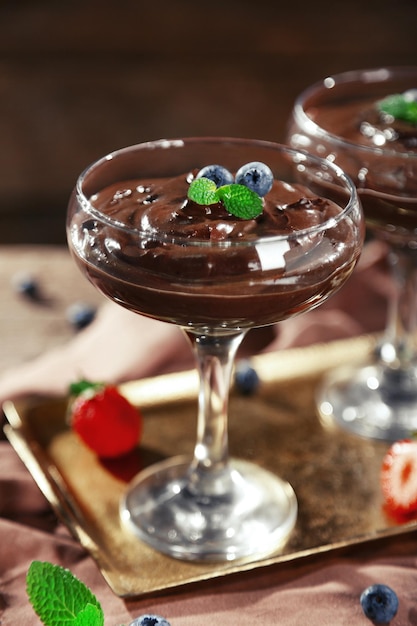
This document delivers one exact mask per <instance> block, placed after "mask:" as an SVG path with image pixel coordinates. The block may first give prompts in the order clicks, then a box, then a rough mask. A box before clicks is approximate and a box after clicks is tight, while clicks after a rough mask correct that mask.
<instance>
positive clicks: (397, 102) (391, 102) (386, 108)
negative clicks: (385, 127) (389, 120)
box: [378, 94, 417, 124]
mask: <svg viewBox="0 0 417 626" xmlns="http://www.w3.org/2000/svg"><path fill="white" fill-rule="evenodd" d="M378 108H379V110H380V111H381V112H382V113H386V114H388V115H392V117H393V118H394V119H396V120H404V121H405V122H409V123H410V124H417V102H416V100H413V99H412V98H408V97H407V96H406V95H405V94H393V95H392V96H387V97H386V98H384V99H383V100H380V101H379V102H378Z"/></svg>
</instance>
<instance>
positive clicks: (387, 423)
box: [317, 365, 417, 441]
mask: <svg viewBox="0 0 417 626" xmlns="http://www.w3.org/2000/svg"><path fill="white" fill-rule="evenodd" d="M317 405H318V411H319V415H320V418H321V420H322V422H323V423H324V425H326V426H329V425H332V426H334V425H338V426H341V427H342V428H344V429H345V430H348V431H350V432H352V433H355V434H357V435H360V436H362V437H366V438H369V439H379V440H384V441H397V440H398V439H403V438H406V437H410V436H412V435H413V434H414V433H415V432H416V431H417V370H416V369H415V368H410V369H408V370H395V369H391V368H389V367H387V366H382V365H369V366H367V367H363V368H361V369H353V368H343V369H339V370H338V369H337V370H335V371H334V372H332V373H331V374H330V375H328V376H327V377H326V378H325V380H324V381H323V384H322V385H321V387H320V389H319V392H318V395H317Z"/></svg>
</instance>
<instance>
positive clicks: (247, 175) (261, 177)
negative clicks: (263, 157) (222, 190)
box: [235, 161, 274, 196]
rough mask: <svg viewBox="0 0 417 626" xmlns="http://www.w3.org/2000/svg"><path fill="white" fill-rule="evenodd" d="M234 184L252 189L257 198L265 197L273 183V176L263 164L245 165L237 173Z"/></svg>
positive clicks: (255, 162) (256, 162)
mask: <svg viewBox="0 0 417 626" xmlns="http://www.w3.org/2000/svg"><path fill="white" fill-rule="evenodd" d="M235 182H236V183H238V184H239V185H245V186H246V187H249V189H252V191H254V192H255V193H257V194H258V196H266V194H267V193H268V191H270V189H271V187H272V183H273V182H274V175H273V174H272V172H271V170H270V169H269V167H268V166H267V165H265V163H259V162H258V161H253V162H252V163H246V165H242V167H241V168H240V169H239V170H238V171H237V173H236V178H235Z"/></svg>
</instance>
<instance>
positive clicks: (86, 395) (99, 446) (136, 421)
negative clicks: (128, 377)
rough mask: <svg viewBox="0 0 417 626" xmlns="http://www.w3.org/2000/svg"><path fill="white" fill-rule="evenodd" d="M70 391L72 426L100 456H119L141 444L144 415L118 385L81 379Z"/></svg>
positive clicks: (70, 419)
mask: <svg viewBox="0 0 417 626" xmlns="http://www.w3.org/2000/svg"><path fill="white" fill-rule="evenodd" d="M70 393H71V396H72V397H73V398H74V399H73V400H72V402H71V403H70V408H69V421H70V425H71V427H72V429H73V430H74V432H76V433H77V435H78V436H79V437H80V438H81V439H82V440H83V441H84V443H85V444H86V445H87V446H88V447H89V448H90V449H91V450H93V451H94V452H95V453H96V454H97V455H98V456H99V457H102V458H114V457H118V456H121V455H123V454H126V453H127V452H130V451H131V450H132V449H133V448H134V447H135V446H136V445H137V444H138V442H139V438H140V435H141V431H142V416H141V414H140V412H139V410H138V409H136V408H135V407H134V406H133V405H132V404H130V402H129V401H128V400H127V399H126V398H125V397H124V396H122V395H121V393H120V392H119V390H118V389H117V387H115V386H114V385H104V384H100V383H90V382H88V381H80V382H78V383H74V384H73V385H71V388H70Z"/></svg>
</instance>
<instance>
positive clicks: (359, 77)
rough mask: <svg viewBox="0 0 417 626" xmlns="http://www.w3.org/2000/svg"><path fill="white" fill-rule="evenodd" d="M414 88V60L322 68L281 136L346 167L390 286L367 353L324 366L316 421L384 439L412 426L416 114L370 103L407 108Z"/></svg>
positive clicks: (416, 316)
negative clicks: (381, 323)
mask: <svg viewBox="0 0 417 626" xmlns="http://www.w3.org/2000/svg"><path fill="white" fill-rule="evenodd" d="M416 87H417V67H404V68H401V67H398V68H379V69H371V70H358V71H352V72H346V73H343V74H339V75H335V76H329V77H327V78H326V79H325V80H323V81H321V82H319V83H317V84H315V85H313V86H311V87H309V88H307V89H306V90H305V91H304V92H303V93H302V94H301V95H300V96H299V97H298V99H297V101H296V103H295V106H294V109H293V115H292V120H291V124H290V129H289V138H288V140H289V143H290V144H291V145H292V146H293V147H295V148H304V149H306V150H308V151H309V152H312V153H315V154H318V155H320V156H321V157H325V158H327V159H328V160H330V161H331V162H336V163H338V164H339V165H340V167H342V168H343V169H344V171H345V172H347V173H348V174H349V176H350V177H351V178H352V179H353V180H354V181H355V183H356V185H357V189H358V193H359V197H360V199H361V202H362V205H363V209H364V213H365V220H366V223H367V226H368V228H369V232H370V233H372V234H373V236H374V237H376V238H378V239H380V240H383V241H385V242H386V243H387V245H388V247H389V251H390V253H389V257H388V260H389V262H390V265H391V268H392V277H393V283H394V287H395V288H394V289H393V293H392V294H391V295H392V297H391V302H390V310H389V319H388V324H387V329H386V332H385V334H384V337H383V339H382V341H381V342H380V344H379V345H378V348H377V350H376V352H375V355H374V358H373V359H372V361H371V362H369V363H367V364H365V365H364V366H363V367H357V366H356V367H355V366H352V367H351V368H345V369H343V370H336V371H334V372H332V373H331V374H330V375H329V376H328V377H327V379H326V380H325V381H324V383H323V386H322V388H321V390H320V392H319V397H318V408H319V412H320V414H321V417H322V418H323V420H324V421H325V422H327V423H332V424H338V425H339V426H342V427H343V428H345V429H346V430H349V431H352V432H354V433H356V434H359V435H361V436H364V437H369V438H375V439H382V440H387V441H395V440H397V439H401V438H403V437H408V436H410V435H411V434H412V433H414V432H415V431H416V430H417V349H416V335H415V333H416V330H417V328H416V325H417V115H415V114H414V117H415V119H414V122H413V123H410V122H407V120H404V119H401V118H400V119H396V118H394V117H393V116H392V115H391V114H388V113H385V112H383V113H381V112H380V111H379V106H380V105H379V103H380V102H381V101H383V100H385V99H386V98H387V97H390V98H391V96H394V97H395V98H397V96H398V95H399V96H401V98H400V99H399V102H400V106H401V107H402V106H403V105H404V102H403V98H404V97H405V99H406V100H407V98H408V99H409V101H410V102H411V103H412V104H411V107H412V108H414V107H415V108H416V110H417V102H416V99H417V90H416ZM413 102H415V104H413ZM391 107H392V104H391ZM403 114H404V111H403V112H400V115H403Z"/></svg>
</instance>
